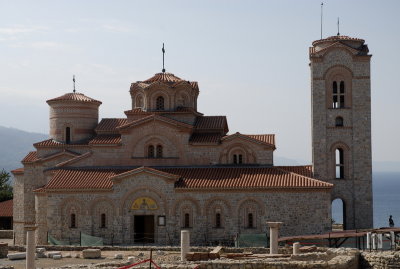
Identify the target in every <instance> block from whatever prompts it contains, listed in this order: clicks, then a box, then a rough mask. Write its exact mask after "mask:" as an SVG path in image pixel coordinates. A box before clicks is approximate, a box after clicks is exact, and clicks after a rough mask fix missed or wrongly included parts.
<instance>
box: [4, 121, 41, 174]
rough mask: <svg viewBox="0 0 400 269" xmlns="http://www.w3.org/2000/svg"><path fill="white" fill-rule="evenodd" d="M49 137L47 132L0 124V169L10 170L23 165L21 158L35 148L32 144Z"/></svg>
mask: <svg viewBox="0 0 400 269" xmlns="http://www.w3.org/2000/svg"><path fill="white" fill-rule="evenodd" d="M47 137H48V136H47V135H45V134H39V133H30V132H25V131H21V130H18V129H14V128H7V127H3V126H0V169H3V168H4V169H5V170H6V171H10V170H12V169H15V168H18V167H21V166H22V165H21V160H22V159H23V158H24V157H25V155H26V154H27V153H28V152H29V151H31V150H34V148H33V146H32V144H33V143H35V142H38V141H41V140H44V139H47Z"/></svg>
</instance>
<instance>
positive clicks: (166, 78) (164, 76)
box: [143, 73, 182, 83]
mask: <svg viewBox="0 0 400 269" xmlns="http://www.w3.org/2000/svg"><path fill="white" fill-rule="evenodd" d="M156 81H159V82H178V81H182V79H181V78H178V77H177V76H175V75H174V74H172V73H157V74H155V75H154V76H152V77H151V78H149V79H146V80H145V81H143V82H145V83H152V82H156Z"/></svg>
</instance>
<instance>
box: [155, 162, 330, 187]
mask: <svg viewBox="0 0 400 269" xmlns="http://www.w3.org/2000/svg"><path fill="white" fill-rule="evenodd" d="M161 170H162V171H165V172H168V173H171V174H177V175H181V176H182V178H183V180H180V181H179V182H178V183H177V184H176V187H177V188H185V189H186V188H189V189H246V188H250V189H253V188H256V189H258V188H260V189H307V188H317V189H318V188H331V187H332V186H333V185H332V184H329V183H326V182H323V181H320V180H317V179H313V178H309V177H305V176H303V175H299V174H295V173H291V172H288V171H286V170H283V169H279V168H275V167H267V168H265V167H215V168H190V169H188V168H166V169H161Z"/></svg>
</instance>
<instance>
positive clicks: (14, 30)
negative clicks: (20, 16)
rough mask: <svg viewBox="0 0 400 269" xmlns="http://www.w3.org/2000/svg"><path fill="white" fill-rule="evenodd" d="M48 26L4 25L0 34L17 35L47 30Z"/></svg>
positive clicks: (0, 29)
mask: <svg viewBox="0 0 400 269" xmlns="http://www.w3.org/2000/svg"><path fill="white" fill-rule="evenodd" d="M47 29H48V28H47V27H42V26H23V25H15V26H10V27H2V28H0V34H2V35H17V34H24V33H33V32H40V31H44V30H47Z"/></svg>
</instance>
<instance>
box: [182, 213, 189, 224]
mask: <svg viewBox="0 0 400 269" xmlns="http://www.w3.org/2000/svg"><path fill="white" fill-rule="evenodd" d="M183 227H184V228H189V227H190V215H189V213H185V219H184V223H183Z"/></svg>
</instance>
